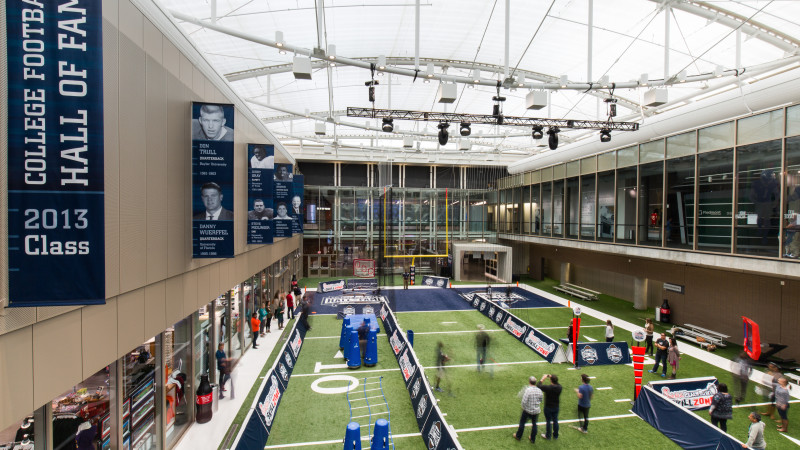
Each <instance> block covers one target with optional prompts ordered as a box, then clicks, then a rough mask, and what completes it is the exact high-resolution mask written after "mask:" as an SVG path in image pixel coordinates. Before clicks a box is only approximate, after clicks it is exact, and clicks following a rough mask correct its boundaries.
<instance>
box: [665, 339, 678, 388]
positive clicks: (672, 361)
mask: <svg viewBox="0 0 800 450" xmlns="http://www.w3.org/2000/svg"><path fill="white" fill-rule="evenodd" d="M667 362H668V363H669V365H670V366H672V375H670V376H669V377H670V379H673V380H674V379H675V377H676V376H677V375H678V366H679V365H680V362H681V351H680V350H678V341H676V340H675V338H674V337H671V338H669V349H668V350H667Z"/></svg>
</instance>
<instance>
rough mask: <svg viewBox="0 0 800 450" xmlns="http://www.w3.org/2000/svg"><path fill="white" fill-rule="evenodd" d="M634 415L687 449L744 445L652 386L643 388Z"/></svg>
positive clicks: (634, 406)
mask: <svg viewBox="0 0 800 450" xmlns="http://www.w3.org/2000/svg"><path fill="white" fill-rule="evenodd" d="M633 413H634V414H636V415H637V416H639V417H640V418H642V420H644V421H645V422H647V423H649V424H650V425H651V426H652V427H653V428H655V429H656V430H658V431H660V432H661V433H662V434H663V435H664V436H666V437H668V438H669V439H671V440H672V442H674V443H676V444H678V445H680V446H681V448H685V449H709V450H710V449H725V450H734V449H741V448H742V442H740V441H738V440H736V439H735V438H734V437H733V436H731V435H729V434H727V433H724V432H723V431H722V430H720V429H719V428H717V427H715V426H714V425H712V424H711V423H710V422H708V421H706V420H703V419H701V418H700V417H698V416H697V415H696V414H694V413H693V412H691V411H689V410H688V409H686V408H684V407H683V406H680V405H677V404H675V403H674V402H672V401H671V400H669V399H668V398H667V397H666V396H664V395H662V394H661V393H659V392H657V391H656V390H654V389H653V388H651V387H650V386H644V387H643V388H642V390H641V392H640V393H639V397H637V398H636V402H635V403H634V405H633Z"/></svg>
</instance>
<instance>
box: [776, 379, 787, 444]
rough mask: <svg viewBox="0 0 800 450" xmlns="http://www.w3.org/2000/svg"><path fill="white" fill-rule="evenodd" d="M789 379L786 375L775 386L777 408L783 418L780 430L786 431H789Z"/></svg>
mask: <svg viewBox="0 0 800 450" xmlns="http://www.w3.org/2000/svg"><path fill="white" fill-rule="evenodd" d="M789 400H790V395H789V380H787V379H786V377H780V378H778V386H777V387H776V388H775V408H776V409H777V410H778V415H779V416H780V418H781V426H779V427H778V431H780V432H781V433H786V432H787V431H789Z"/></svg>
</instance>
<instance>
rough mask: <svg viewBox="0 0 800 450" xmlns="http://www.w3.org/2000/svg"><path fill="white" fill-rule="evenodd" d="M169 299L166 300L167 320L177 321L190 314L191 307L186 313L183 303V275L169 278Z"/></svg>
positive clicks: (169, 321) (170, 321) (168, 321)
mask: <svg viewBox="0 0 800 450" xmlns="http://www.w3.org/2000/svg"><path fill="white" fill-rule="evenodd" d="M166 283H167V300H166V320H167V323H175V322H177V321H179V320H181V319H182V318H184V317H186V316H188V315H189V313H190V312H191V310H190V309H186V310H185V311H187V312H185V313H184V304H183V290H184V286H183V277H182V276H178V277H172V278H169V279H167V281H166Z"/></svg>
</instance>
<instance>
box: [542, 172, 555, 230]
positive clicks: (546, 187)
mask: <svg viewBox="0 0 800 450" xmlns="http://www.w3.org/2000/svg"><path fill="white" fill-rule="evenodd" d="M552 233H553V184H552V183H542V235H543V236H550V235H551V234H552Z"/></svg>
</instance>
